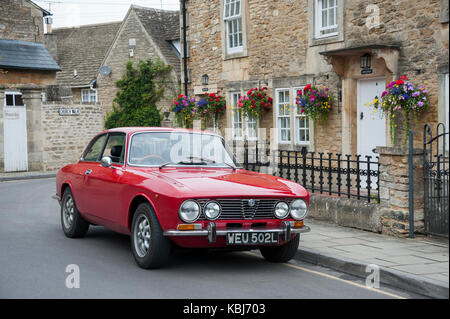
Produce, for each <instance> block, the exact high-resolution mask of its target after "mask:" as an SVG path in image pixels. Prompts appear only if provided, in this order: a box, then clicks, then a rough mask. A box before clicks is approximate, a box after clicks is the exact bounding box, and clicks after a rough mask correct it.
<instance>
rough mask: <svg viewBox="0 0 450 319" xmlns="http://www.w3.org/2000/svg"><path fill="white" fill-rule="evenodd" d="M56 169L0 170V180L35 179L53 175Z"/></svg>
mask: <svg viewBox="0 0 450 319" xmlns="http://www.w3.org/2000/svg"><path fill="white" fill-rule="evenodd" d="M56 173H57V171H46V172H39V171H37V172H36V171H33V172H8V173H5V172H0V182H6V181H16V180H24V179H37V178H50V177H55V176H56Z"/></svg>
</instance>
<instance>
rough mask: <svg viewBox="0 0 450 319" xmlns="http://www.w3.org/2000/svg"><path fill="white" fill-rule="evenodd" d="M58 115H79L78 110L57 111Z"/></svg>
mask: <svg viewBox="0 0 450 319" xmlns="http://www.w3.org/2000/svg"><path fill="white" fill-rule="evenodd" d="M59 115H61V116H67V115H80V109H59Z"/></svg>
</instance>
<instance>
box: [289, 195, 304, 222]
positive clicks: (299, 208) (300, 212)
mask: <svg viewBox="0 0 450 319" xmlns="http://www.w3.org/2000/svg"><path fill="white" fill-rule="evenodd" d="M307 213H308V205H306V202H305V201H304V200H303V199H296V200H294V201H292V203H291V216H292V218H294V219H297V220H300V219H303V218H305V217H306V214H307Z"/></svg>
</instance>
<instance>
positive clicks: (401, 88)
mask: <svg viewBox="0 0 450 319" xmlns="http://www.w3.org/2000/svg"><path fill="white" fill-rule="evenodd" d="M428 104H429V96H428V90H426V89H425V88H424V87H423V86H419V87H416V86H414V85H413V84H412V83H410V82H409V80H408V78H407V77H406V76H405V75H404V76H402V77H401V78H400V79H398V80H397V81H393V82H391V83H389V85H388V86H386V91H384V92H383V93H382V95H381V97H380V98H376V99H375V100H374V101H373V102H372V103H369V106H371V107H373V108H375V109H380V110H381V111H383V113H384V114H385V116H387V117H388V118H389V125H390V134H391V136H390V137H391V142H392V145H395V144H396V140H395V137H396V130H397V127H398V122H397V121H398V119H399V117H400V116H399V115H401V114H403V119H402V121H404V123H405V137H404V141H403V142H404V144H406V142H407V141H408V134H409V130H410V127H411V123H410V121H411V117H414V119H415V120H416V121H417V120H418V116H419V114H420V113H421V112H423V111H424V110H426V109H427V107H428Z"/></svg>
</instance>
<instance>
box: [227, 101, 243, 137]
mask: <svg viewBox="0 0 450 319" xmlns="http://www.w3.org/2000/svg"><path fill="white" fill-rule="evenodd" d="M240 97H241V92H231V93H230V99H231V129H232V130H231V131H232V135H233V140H235V141H241V140H243V139H244V132H243V128H244V125H243V122H242V113H241V111H240V109H239V107H238V101H239V98H240ZM236 115H238V119H239V121H236V118H235V116H236ZM236 124H237V125H240V128H239V129H238V131H239V135H237V134H235V133H236V132H237V131H236V128H235V125H236Z"/></svg>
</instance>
